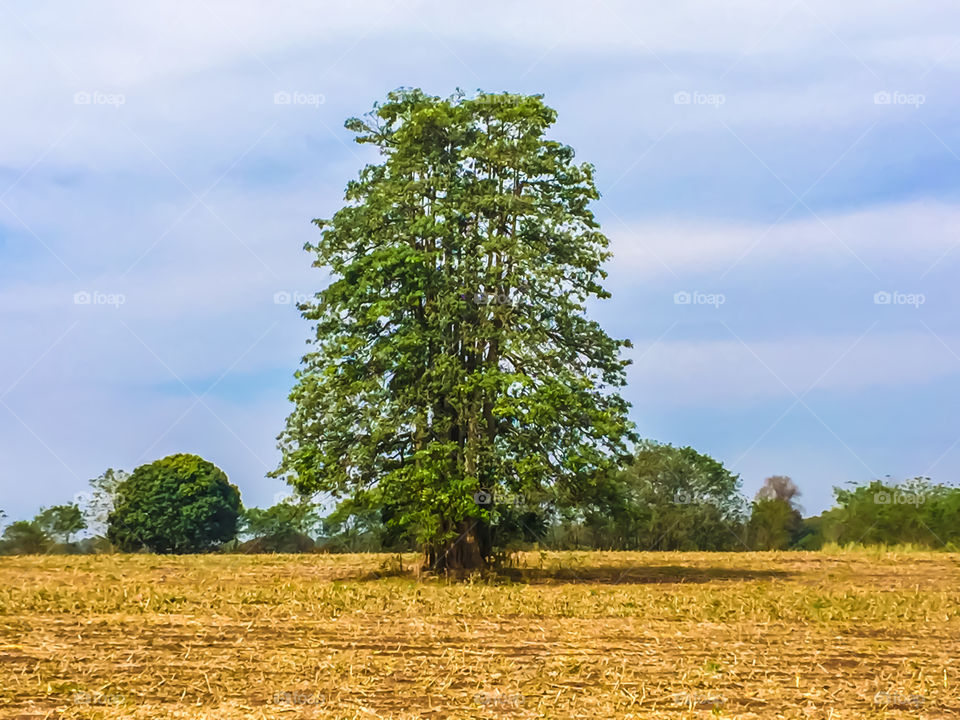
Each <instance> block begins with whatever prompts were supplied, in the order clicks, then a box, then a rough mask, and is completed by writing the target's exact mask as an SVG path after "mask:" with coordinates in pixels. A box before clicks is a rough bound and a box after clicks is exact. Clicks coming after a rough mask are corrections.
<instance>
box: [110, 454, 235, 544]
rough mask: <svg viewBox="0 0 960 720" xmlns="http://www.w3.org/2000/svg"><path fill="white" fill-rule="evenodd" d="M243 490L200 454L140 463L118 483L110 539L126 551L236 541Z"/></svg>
mask: <svg viewBox="0 0 960 720" xmlns="http://www.w3.org/2000/svg"><path fill="white" fill-rule="evenodd" d="M239 514H240V491H239V490H237V488H236V486H235V485H231V484H230V482H229V480H228V479H227V475H226V473H224V472H223V470H221V469H220V468H218V467H217V466H216V465H214V464H213V463H211V462H208V461H206V460H204V459H203V458H201V457H198V456H196V455H187V454H179V455H170V456H169V457H165V458H162V459H161V460H157V461H155V462H152V463H149V464H148V465H141V466H140V467H138V468H137V469H136V470H134V471H133V472H132V473H131V474H130V475H129V476H128V477H126V478H124V479H123V480H122V481H121V482H120V483H119V485H118V486H117V487H116V495H115V497H114V507H113V510H111V511H110V515H109V519H108V523H109V525H108V528H107V537H108V538H109V540H110V542H112V543H113V544H114V545H116V546H117V547H118V548H120V549H121V550H126V551H134V550H141V549H147V550H150V551H151V552H158V553H188V552H201V551H205V550H210V549H212V548H214V547H215V546H217V545H218V544H220V543H224V542H227V541H229V540H232V539H234V537H236V534H237V521H238V517H239Z"/></svg>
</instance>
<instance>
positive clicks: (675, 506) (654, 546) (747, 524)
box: [0, 443, 960, 555]
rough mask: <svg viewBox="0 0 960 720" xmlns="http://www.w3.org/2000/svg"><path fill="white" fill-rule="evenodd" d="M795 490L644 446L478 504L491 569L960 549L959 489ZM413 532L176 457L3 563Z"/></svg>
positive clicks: (80, 506)
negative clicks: (810, 506)
mask: <svg viewBox="0 0 960 720" xmlns="http://www.w3.org/2000/svg"><path fill="white" fill-rule="evenodd" d="M799 495H800V492H799V490H798V488H797V486H796V485H795V484H794V483H793V481H792V480H791V479H790V478H789V477H785V476H780V475H774V476H771V477H769V478H767V479H766V481H765V482H764V484H763V487H762V488H761V490H760V491H759V492H758V493H757V496H756V497H755V498H754V499H753V500H752V501H748V500H747V499H746V498H745V497H744V496H743V495H742V494H741V491H740V478H739V477H738V476H737V475H734V474H733V473H731V472H730V471H729V470H727V469H726V468H725V467H724V466H723V465H722V464H721V463H719V462H717V461H716V460H714V459H712V458H710V457H708V456H706V455H703V454H701V453H698V452H696V451H695V450H693V449H692V448H688V447H687V448H676V447H673V446H670V445H660V444H654V443H645V444H643V445H641V446H640V448H639V449H638V451H637V452H636V453H635V454H634V456H633V457H632V460H631V461H630V462H629V463H627V464H626V466H625V467H624V468H623V469H621V470H620V471H619V472H616V473H614V474H611V475H608V476H603V477H598V478H595V480H594V482H593V483H591V484H590V485H588V486H584V487H582V488H579V489H578V490H577V492H576V493H575V494H572V493H569V492H568V493H567V494H559V493H557V492H556V491H554V490H552V489H550V488H545V489H543V490H542V491H541V492H538V493H529V492H528V493H523V494H521V493H517V494H512V495H503V494H502V493H501V494H500V495H499V496H498V495H494V494H493V493H492V492H488V491H485V490H480V491H478V492H476V493H474V497H473V500H474V502H476V503H477V504H478V505H480V506H481V507H484V508H485V509H487V510H489V517H490V523H489V526H488V528H487V531H486V537H485V538H484V541H485V542H486V543H487V544H488V547H489V550H490V551H491V555H496V554H497V553H508V552H511V551H514V550H520V549H533V548H543V549H550V550H570V549H579V550H725V551H737V550H788V549H803V550H816V549H819V548H820V547H822V546H823V545H824V544H826V543H835V544H840V545H846V544H865V545H873V544H884V545H896V544H905V543H910V544H913V545H916V546H922V547H929V548H934V549H949V550H956V549H958V547H960V488H955V487H950V486H945V485H937V484H933V483H932V482H931V481H930V480H929V479H928V478H915V479H913V480H909V481H907V482H904V483H900V484H895V483H893V482H891V481H889V480H874V481H872V482H870V483H866V484H861V485H854V484H851V485H850V486H848V487H845V488H835V505H834V507H833V508H832V509H831V510H828V511H827V512H824V513H823V514H822V515H819V516H816V517H808V518H804V517H803V516H802V511H801V507H800V506H799V504H798V502H797V500H798V498H799ZM417 540H418V539H417V535H416V530H415V528H413V527H409V526H405V525H404V523H403V521H402V517H398V513H397V512H396V509H395V508H393V507H391V506H390V505H389V504H386V503H383V502H381V501H380V500H378V498H377V496H376V493H369V494H367V495H363V496H359V497H352V498H348V499H344V500H342V501H341V502H340V503H339V504H338V505H337V506H336V507H335V509H334V510H333V511H332V512H330V513H328V514H326V515H324V513H323V512H322V511H321V506H320V505H318V504H316V503H314V502H311V501H310V499H308V498H296V497H292V498H290V499H288V500H285V501H283V502H279V503H277V504H275V505H274V506H272V507H269V508H246V509H244V508H243V507H242V506H241V504H240V498H239V491H237V489H236V488H235V487H234V486H233V485H230V484H229V482H228V481H227V479H226V475H225V474H223V472H222V471H221V470H219V468H216V467H215V466H214V465H212V464H211V463H209V462H207V461H204V460H202V459H201V458H198V457H196V456H192V455H175V456H171V457H169V458H164V459H163V460H158V461H157V462H155V463H151V464H150V465H146V466H143V467H142V468H138V469H137V470H136V471H135V472H134V473H132V474H127V473H124V472H122V471H113V470H108V471H107V472H106V473H104V474H103V475H102V476H100V477H99V478H96V479H94V480H92V481H91V488H90V491H89V492H87V493H82V494H81V496H79V497H78V498H77V500H76V501H75V502H73V503H68V504H64V505H55V506H52V507H48V508H44V509H43V510H41V512H40V513H39V514H38V515H37V516H36V517H35V518H33V519H32V520H20V521H16V522H12V523H10V524H8V525H7V526H6V527H5V529H4V531H3V534H2V537H0V553H3V554H25V553H100V552H117V551H120V552H135V551H152V552H181V553H182V552H208V551H225V552H248V553H270V552H283V553H290V552H380V551H389V552H399V551H413V550H416V549H417V548H418V542H417Z"/></svg>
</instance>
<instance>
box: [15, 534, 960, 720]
mask: <svg viewBox="0 0 960 720" xmlns="http://www.w3.org/2000/svg"><path fill="white" fill-rule="evenodd" d="M403 563H404V566H405V568H406V571H407V573H409V570H410V568H411V567H413V565H415V563H416V558H414V557H413V556H404V557H403ZM517 564H518V567H517V568H516V569H514V570H511V571H505V572H503V573H502V574H500V575H497V576H495V577H488V578H484V579H479V578H477V579H473V580H467V581H459V582H452V581H451V582H447V581H444V580H440V579H425V580H416V579H415V578H413V577H412V576H411V575H409V574H404V573H403V572H401V568H400V567H399V561H398V558H397V556H387V555H297V556H235V555H207V556H188V557H170V556H163V557H161V556H151V555H127V556H121V555H115V556H98V557H89V556H56V557H55V556H44V557H16V558H0V706H2V707H3V711H2V713H0V715H2V717H4V718H6V717H12V718H23V719H25V718H37V719H38V720H39V718H144V719H147V718H151V719H152V718H211V719H212V718H217V719H219V720H230V719H233V718H600V719H602V718H703V717H729V718H764V719H766V718H885V717H886V718H916V717H923V718H956V717H960V693H958V686H960V685H958V683H960V676H958V663H960V566H958V565H960V556H957V555H953V554H946V553H924V552H901V553H898V552H879V551H878V552H865V551H860V552H838V553H832V554H831V553H799V552H791V553H738V554H726V553H576V552H564V553H526V554H522V555H520V556H518V558H517Z"/></svg>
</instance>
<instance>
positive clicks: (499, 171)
mask: <svg viewBox="0 0 960 720" xmlns="http://www.w3.org/2000/svg"><path fill="white" fill-rule="evenodd" d="M555 119H556V113H555V111H554V110H552V109H551V108H549V107H547V106H546V105H544V104H543V100H542V97H541V96H536V95H535V96H523V95H512V94H507V93H503V94H484V93H480V94H478V95H477V96H475V97H472V98H467V97H465V96H464V95H463V94H462V93H460V94H457V95H454V96H453V97H451V98H448V99H445V100H443V99H440V98H436V97H431V96H428V95H426V94H425V93H423V92H422V91H420V90H407V89H402V90H398V91H395V92H393V93H390V94H389V95H388V98H387V101H386V102H384V103H383V104H378V105H376V106H375V107H374V111H373V112H372V113H371V114H370V115H368V116H366V117H365V118H362V119H360V118H353V119H350V120H348V121H347V124H346V125H347V127H348V128H349V129H351V130H353V131H354V132H355V133H357V142H360V143H371V144H374V145H376V146H377V147H378V148H379V150H380V152H381V155H382V157H383V162H382V163H380V164H378V165H370V166H367V167H365V168H364V169H363V170H362V171H361V172H360V174H359V176H358V178H357V179H356V180H354V181H352V182H350V183H349V185H348V186H347V193H346V200H347V205H345V206H344V207H343V208H342V209H341V210H340V211H339V212H337V213H336V214H335V215H334V217H333V218H331V219H329V220H318V221H315V222H316V224H317V225H318V227H319V229H320V231H321V238H320V240H318V241H317V242H316V244H311V245H309V246H308V249H309V250H310V251H311V252H313V253H314V254H315V256H316V259H315V262H314V264H315V265H316V266H318V267H321V268H324V269H326V270H328V271H329V272H330V273H331V275H332V282H331V283H330V284H329V285H328V286H327V287H326V288H325V289H324V290H322V291H321V292H320V293H318V295H317V299H316V301H315V302H313V303H309V304H308V305H307V307H306V308H305V310H304V316H305V317H306V318H308V319H310V320H312V321H314V323H315V328H314V329H315V340H314V342H313V345H312V347H311V351H310V352H309V353H308V354H307V355H306V357H305V358H304V364H303V368H302V369H301V371H300V372H299V373H298V383H297V385H296V386H295V387H294V389H293V391H292V393H291V395H290V399H291V400H292V401H293V403H294V406H295V407H294V411H293V412H292V414H291V415H290V417H289V418H288V421H287V427H286V429H285V431H284V432H283V433H282V434H281V435H280V438H279V445H280V448H281V450H282V452H283V460H282V463H281V466H280V467H279V468H278V470H277V471H276V472H275V473H274V474H275V475H278V476H283V477H286V478H287V479H288V481H290V482H291V483H292V484H294V485H295V486H296V487H297V488H299V489H300V490H302V491H305V492H315V491H318V490H325V491H328V492H331V493H333V494H334V495H336V496H340V497H349V496H351V495H355V494H356V493H358V492H361V491H363V490H365V489H370V488H374V487H376V488H379V489H380V491H381V495H382V497H383V498H384V502H386V501H387V499H389V501H390V502H391V503H395V504H396V506H397V508H398V511H397V512H396V513H395V514H394V515H393V517H394V520H393V522H395V523H399V524H404V526H405V527H408V528H410V529H411V530H413V531H415V532H416V534H417V535H418V536H419V537H421V538H422V539H423V541H424V542H425V543H427V544H430V543H444V542H447V541H448V540H449V539H450V538H453V537H456V536H458V535H463V534H470V532H467V533H464V523H465V522H468V523H475V522H477V521H479V522H480V524H481V525H482V523H483V521H484V519H485V518H484V514H483V511H482V510H480V509H478V507H477V505H476V503H473V502H472V500H471V498H472V494H473V492H474V491H475V490H476V489H477V488H478V487H488V488H495V487H504V486H509V487H510V488H511V489H512V490H514V491H523V490H524V488H526V489H529V490H535V489H537V488H539V487H541V486H544V485H553V484H560V485H562V484H577V483H580V482H584V481H585V480H586V478H588V477H589V476H590V475H591V474H594V473H598V472H603V471H605V470H607V469H609V467H610V466H611V461H612V458H613V457H615V456H617V455H619V454H622V453H623V452H624V450H625V443H626V442H628V441H629V440H630V439H631V438H632V431H631V427H630V425H629V423H628V421H627V420H626V411H627V405H626V403H625V402H624V401H623V400H622V399H621V398H620V397H619V396H617V395H616V394H615V390H616V388H618V387H620V386H622V385H623V384H624V370H625V367H626V362H625V361H623V360H621V359H620V357H619V352H620V349H621V348H622V347H624V346H625V344H626V343H625V342H622V341H618V340H614V339H612V338H610V337H608V336H607V335H606V334H605V333H604V332H603V330H602V329H601V328H600V326H599V325H597V324H596V323H594V322H592V321H590V320H588V319H587V318H586V317H585V315H584V312H585V310H584V308H585V304H586V302H587V300H588V299H590V298H600V297H606V295H607V293H606V292H605V291H604V290H603V288H602V286H601V280H602V279H603V274H602V271H601V265H602V263H603V262H604V261H605V260H606V259H607V258H608V257H609V252H608V250H607V247H608V241H607V239H606V237H605V236H604V235H603V234H602V233H600V232H599V230H598V228H597V223H596V220H595V219H594V217H593V214H592V212H591V211H590V210H589V203H590V201H592V200H593V199H596V198H597V197H598V193H597V190H596V187H595V186H594V184H593V169H592V167H590V166H589V165H576V164H574V162H573V157H574V152H573V150H572V149H571V148H569V147H567V146H565V145H563V144H561V143H558V142H556V141H554V140H549V139H547V138H546V137H545V133H546V132H547V130H548V129H549V127H550V125H552V123H553V122H554V121H555ZM582 418H587V419H588V421H587V422H581V421H580V419H582Z"/></svg>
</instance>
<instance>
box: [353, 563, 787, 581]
mask: <svg viewBox="0 0 960 720" xmlns="http://www.w3.org/2000/svg"><path fill="white" fill-rule="evenodd" d="M793 575H794V573H792V572H788V571H786V570H779V569H776V568H770V569H762V570H751V569H745V568H725V567H706V568H704V567H694V566H686V565H651V566H633V565H628V566H623V567H615V566H614V567H610V566H598V567H590V566H586V565H585V566H579V565H576V566H567V567H563V566H557V567H545V568H538V567H532V568H531V567H504V566H501V567H491V568H487V569H485V570H482V571H473V572H467V571H463V572H459V573H449V574H446V575H442V574H441V575H438V574H434V573H427V572H423V573H420V572H417V571H415V570H411V569H410V568H409V567H406V568H404V569H403V570H400V568H397V567H393V568H389V569H387V568H381V569H380V570H379V571H374V572H367V573H363V574H361V575H358V576H356V577H355V578H352V579H354V580H359V581H369V580H380V579H383V578H386V577H407V578H411V579H421V580H429V579H441V580H442V579H448V580H465V579H471V578H473V579H481V580H483V581H484V582H488V583H493V584H507V583H524V584H528V585H538V584H555V583H565V584H574V585H575V584H602V585H679V584H703V583H715V582H745V581H751V580H783V579H787V578H789V577H792V576H793ZM338 579H340V580H347V579H350V578H338Z"/></svg>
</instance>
